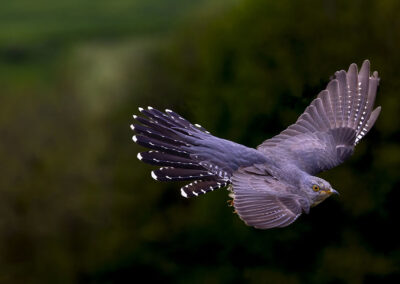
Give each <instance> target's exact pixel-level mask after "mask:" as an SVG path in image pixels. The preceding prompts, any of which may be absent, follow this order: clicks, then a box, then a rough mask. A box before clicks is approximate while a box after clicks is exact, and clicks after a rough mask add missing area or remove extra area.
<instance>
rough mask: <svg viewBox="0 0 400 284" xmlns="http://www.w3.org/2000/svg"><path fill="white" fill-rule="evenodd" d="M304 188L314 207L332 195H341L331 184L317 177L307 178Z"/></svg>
mask: <svg viewBox="0 0 400 284" xmlns="http://www.w3.org/2000/svg"><path fill="white" fill-rule="evenodd" d="M302 187H303V189H304V190H305V191H306V193H307V195H308V197H309V199H310V201H311V206H312V207H313V206H316V205H318V204H319V203H321V202H322V201H324V200H325V199H326V198H328V197H329V196H331V195H332V194H339V193H338V192H337V191H336V190H334V189H333V188H332V186H331V185H330V183H329V182H327V181H326V180H323V179H322V178H319V177H315V176H308V177H306V178H305V180H304V182H303V184H302Z"/></svg>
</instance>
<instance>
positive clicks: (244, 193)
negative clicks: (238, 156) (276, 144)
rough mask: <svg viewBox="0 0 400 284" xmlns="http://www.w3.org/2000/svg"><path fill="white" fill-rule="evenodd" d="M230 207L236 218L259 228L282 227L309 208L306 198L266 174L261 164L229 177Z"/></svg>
mask: <svg viewBox="0 0 400 284" xmlns="http://www.w3.org/2000/svg"><path fill="white" fill-rule="evenodd" d="M232 188H233V196H234V206H235V209H236V212H237V213H238V215H239V217H240V218H241V219H242V220H243V221H244V222H245V223H246V224H247V225H249V226H253V227H256V228H259V229H269V228H274V227H286V226H288V225H290V224H291V223H293V222H294V221H295V220H296V219H297V218H298V217H299V216H300V215H301V213H302V212H303V211H304V212H306V213H308V211H309V209H310V205H309V202H308V201H307V200H308V199H306V198H304V197H302V196H301V195H299V194H296V193H295V192H296V190H295V189H294V188H291V186H290V185H289V184H287V183H285V182H283V181H279V180H277V179H276V178H274V177H273V176H271V175H269V174H268V171H267V170H266V168H265V164H259V165H253V166H250V167H245V168H240V169H239V170H237V171H236V172H234V174H233V176H232Z"/></svg>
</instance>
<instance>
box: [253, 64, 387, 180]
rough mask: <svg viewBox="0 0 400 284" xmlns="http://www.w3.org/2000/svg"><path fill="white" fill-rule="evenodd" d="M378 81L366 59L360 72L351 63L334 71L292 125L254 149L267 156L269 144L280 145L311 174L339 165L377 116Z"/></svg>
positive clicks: (347, 156)
mask: <svg viewBox="0 0 400 284" xmlns="http://www.w3.org/2000/svg"><path fill="white" fill-rule="evenodd" d="M378 84H379V78H378V73H377V72H376V71H375V72H374V73H373V75H372V76H370V64H369V61H368V60H365V61H364V63H363V65H362V67H361V69H360V72H358V71H357V65H356V64H354V63H353V64H351V65H350V67H349V69H348V71H347V72H346V71H344V70H341V71H337V72H336V73H335V78H334V79H332V80H331V81H330V82H329V83H328V85H327V87H326V89H325V90H324V91H322V92H320V93H319V95H318V97H317V98H316V99H315V100H313V101H312V102H311V104H310V105H309V106H308V107H307V108H306V109H305V111H304V113H303V114H302V115H300V117H299V118H298V119H297V121H296V123H295V124H293V125H291V126H289V127H288V128H287V129H286V130H284V131H282V132H281V133H280V134H279V135H277V136H274V137H272V138H271V139H269V140H266V141H264V142H263V143H262V144H261V145H259V146H258V148H257V149H258V150H259V151H261V152H264V153H265V154H267V155H268V154H270V153H271V148H272V147H279V148H282V149H283V150H285V151H286V152H289V153H291V155H292V161H293V162H295V163H297V165H298V166H300V167H302V168H303V170H307V171H308V172H309V173H311V174H316V173H318V172H321V171H324V170H328V169H330V168H332V167H334V166H337V165H339V164H340V163H342V162H343V161H345V160H346V159H347V158H349V157H350V156H351V154H352V153H353V151H354V146H355V145H356V144H357V143H358V142H359V141H360V140H361V139H362V138H363V137H364V136H365V135H366V134H367V133H368V131H369V130H370V129H371V128H372V126H373V125H374V123H375V121H376V119H377V118H378V116H379V113H380V107H378V108H376V109H375V110H374V111H373V112H372V109H373V106H374V102H375V97H376V92H377V87H378ZM288 150H289V151H288ZM289 158H290V157H289Z"/></svg>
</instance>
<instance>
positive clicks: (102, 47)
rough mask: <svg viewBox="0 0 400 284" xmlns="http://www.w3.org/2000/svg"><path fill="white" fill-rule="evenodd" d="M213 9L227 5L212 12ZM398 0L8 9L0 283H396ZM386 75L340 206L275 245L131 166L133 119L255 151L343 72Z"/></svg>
mask: <svg viewBox="0 0 400 284" xmlns="http://www.w3.org/2000/svg"><path fill="white" fill-rule="evenodd" d="M215 2H217V3H215ZM399 12H400V2H399V1H396V0H393V1H390V0H385V1H373V0H366V1H362V0H357V1H345V0H325V1H315V0H310V1H289V0H282V1H272V0H270V1H268V0H264V1H261V0H248V1H245V0H224V1H212V0H190V1H189V0H185V1H179V0H136V1H126V0H113V1H105V0H97V1H81V0H80V1H77V0H69V1H64V0H63V1H50V0H40V1H29V0H19V1H2V2H1V9H0V165H1V173H0V283H132V282H137V281H138V279H141V278H142V279H145V280H146V281H163V282H166V283H170V282H172V283H242V282H246V283H396V282H397V283H400V270H399V267H400V245H399V239H400V233H399V230H398V227H399V205H398V203H399V202H400V191H399V190H400V188H399V186H400V179H399V171H400V144H399V141H400V139H399V138H400V134H399V130H400V119H399V114H400V95H399V90H400V67H399V66H400V52H399V49H400V17H399V16H398V15H399ZM367 58H368V59H370V60H371V65H372V69H374V70H379V73H380V75H381V78H382V79H381V85H380V89H379V94H378V98H377V105H381V106H382V113H381V116H380V118H379V120H378V121H377V123H376V126H375V127H374V129H373V130H372V131H371V132H370V133H369V135H367V137H366V139H364V140H363V141H362V143H360V144H359V146H358V147H357V150H356V152H355V155H354V156H353V157H352V158H351V159H350V160H349V161H348V162H346V163H345V164H343V165H341V166H339V167H337V168H335V169H333V170H331V171H329V172H326V173H323V174H322V176H323V177H324V178H326V179H328V180H329V181H330V182H331V183H332V185H333V186H334V187H335V188H336V189H338V190H339V191H340V192H341V195H340V197H333V198H330V199H328V200H327V201H325V202H324V203H323V204H322V205H319V206H317V207H315V208H313V209H312V210H311V214H310V215H306V216H302V217H301V218H300V219H299V220H298V221H297V222H296V223H294V224H293V225H291V226H289V227H287V228H283V229H275V230H267V231H262V230H256V229H253V228H250V227H247V226H245V225H244V223H242V221H240V219H239V218H238V217H237V216H236V215H235V214H233V212H232V208H230V207H228V206H227V204H226V201H227V200H228V196H227V192H226V190H219V191H217V192H213V193H210V194H207V196H202V197H199V198H197V199H191V200H187V199H184V198H181V197H180V192H179V187H180V186H181V185H180V184H166V183H158V182H155V181H154V180H152V179H151V178H150V170H151V169H152V167H151V166H148V165H144V164H141V163H140V162H139V161H138V160H137V159H136V154H137V152H138V151H140V150H142V149H141V148H140V147H139V146H137V145H135V144H134V143H133V142H132V140H131V136H132V133H131V131H130V128H129V125H130V123H131V122H132V114H134V113H136V114H137V112H138V111H137V107H138V106H147V105H151V106H153V107H157V108H161V109H164V108H171V109H174V110H175V111H177V112H179V113H181V114H182V115H183V116H185V117H186V118H188V119H189V120H191V121H192V122H194V123H201V124H202V125H203V126H204V127H206V128H207V129H208V130H209V131H211V132H212V133H213V134H215V135H217V136H219V137H223V138H226V139H231V140H234V141H236V142H239V143H243V144H245V145H247V146H251V147H256V146H257V145H258V144H260V143H261V142H262V141H263V140H264V139H266V138H268V137H270V136H272V135H275V134H277V133H278V132H279V131H281V130H283V129H284V128H285V127H286V126H288V125H289V124H290V123H292V122H294V121H295V120H296V118H297V116H298V115H299V114H300V113H301V112H302V111H303V110H304V108H305V107H306V106H307V105H308V103H310V101H311V100H312V99H313V98H314V97H315V96H316V95H317V94H318V92H319V91H320V90H322V89H323V88H324V87H325V85H326V84H327V82H328V81H329V77H330V76H331V75H333V73H334V72H335V71H336V70H339V69H346V68H347V67H348V66H349V64H350V63H352V62H355V63H357V64H361V63H362V61H363V60H364V59H367Z"/></svg>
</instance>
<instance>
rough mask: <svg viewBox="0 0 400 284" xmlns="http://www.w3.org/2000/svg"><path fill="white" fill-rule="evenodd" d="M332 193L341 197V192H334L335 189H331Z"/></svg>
mask: <svg viewBox="0 0 400 284" xmlns="http://www.w3.org/2000/svg"><path fill="white" fill-rule="evenodd" d="M330 192H331V193H334V194H336V195H340V194H339V192H337V191H336V190H334V189H333V188H331V189H330Z"/></svg>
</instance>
